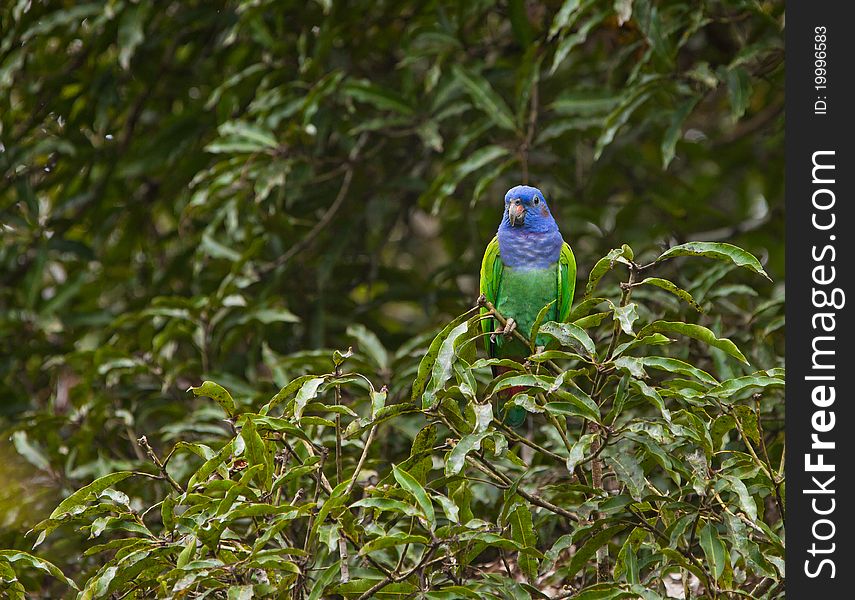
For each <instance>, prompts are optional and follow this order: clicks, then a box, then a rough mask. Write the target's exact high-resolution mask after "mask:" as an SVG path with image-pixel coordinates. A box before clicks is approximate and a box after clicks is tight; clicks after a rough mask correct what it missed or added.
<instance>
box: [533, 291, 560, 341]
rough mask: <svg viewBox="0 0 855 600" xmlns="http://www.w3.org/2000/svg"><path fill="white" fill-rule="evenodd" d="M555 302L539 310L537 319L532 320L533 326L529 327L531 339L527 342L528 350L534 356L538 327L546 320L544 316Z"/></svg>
mask: <svg viewBox="0 0 855 600" xmlns="http://www.w3.org/2000/svg"><path fill="white" fill-rule="evenodd" d="M556 302H557V301H556V300H553V301H552V302H550V303H549V304H547V305H546V306H544V307H543V308H541V309H540V311H539V312H538V313H537V317H536V318H535V319H534V324H533V325H532V326H531V338H530V340H529V350H530V352H531V353H532V354H534V351H535V348H536V347H537V345H536V343H535V342H536V341H537V334H538V332H540V326H541V324H543V320H544V319H545V318H546V315H547V314H548V313H549V309H550V308H552V306H553V305H554V304H555V303H556Z"/></svg>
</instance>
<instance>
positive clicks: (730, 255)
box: [656, 242, 771, 281]
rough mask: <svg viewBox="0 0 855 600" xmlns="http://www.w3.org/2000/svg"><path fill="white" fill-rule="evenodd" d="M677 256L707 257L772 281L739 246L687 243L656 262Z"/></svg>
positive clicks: (756, 262) (755, 260)
mask: <svg viewBox="0 0 855 600" xmlns="http://www.w3.org/2000/svg"><path fill="white" fill-rule="evenodd" d="M675 256H706V257H709V258H714V259H716V260H721V261H726V262H730V263H733V264H734V265H736V266H737V267H745V268H746V269H750V270H752V271H754V272H755V273H758V274H760V275H762V276H763V277H765V278H766V279H769V280H770V281H771V279H770V277H769V275H768V274H767V273H766V271H764V270H763V267H762V265H761V264H760V261H759V260H757V258H756V257H755V256H754V255H753V254H751V253H750V252H746V251H745V250H743V249H742V248H740V247H738V246H734V245H733V244H727V243H724V242H687V243H685V244H680V245H679V246H674V247H673V248H669V249H668V250H666V251H665V252H663V253H662V254H661V255H659V258H657V259H656V262H662V261H663V260H667V259H669V258H674V257H675Z"/></svg>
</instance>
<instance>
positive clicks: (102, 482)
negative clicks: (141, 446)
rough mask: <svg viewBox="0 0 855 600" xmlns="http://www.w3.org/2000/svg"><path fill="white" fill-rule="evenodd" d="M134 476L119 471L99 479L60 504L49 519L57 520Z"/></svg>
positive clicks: (127, 472)
mask: <svg viewBox="0 0 855 600" xmlns="http://www.w3.org/2000/svg"><path fill="white" fill-rule="evenodd" d="M131 475H133V472H131V471H118V472H116V473H110V474H109V475H104V476H103V477H99V478H98V479H96V480H95V481H93V482H92V483H90V484H89V485H85V486H83V487H82V488H80V489H79V490H77V491H76V492H74V493H73V494H71V495H70V496H69V497H68V498H66V499H65V500H63V501H62V502H60V503H59V506H57V507H56V508H55V509H54V510H53V512H52V513H50V517H48V518H49V519H56V518H58V517H60V516H62V515H64V514H65V513H67V512H70V511H71V510H72V509H73V508H76V507H78V506H80V505H82V504H84V503H86V502H88V501H89V500H91V499H93V498H95V497H97V496H98V494H100V493H101V492H103V491H104V490H106V489H107V488H109V487H113V486H114V485H116V484H117V483H119V482H120V481H123V480H125V479H127V478H128V477H130V476H131Z"/></svg>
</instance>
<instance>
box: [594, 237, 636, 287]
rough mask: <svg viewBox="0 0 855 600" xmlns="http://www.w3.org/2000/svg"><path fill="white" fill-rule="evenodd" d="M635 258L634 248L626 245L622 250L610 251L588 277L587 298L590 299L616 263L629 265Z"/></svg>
mask: <svg viewBox="0 0 855 600" xmlns="http://www.w3.org/2000/svg"><path fill="white" fill-rule="evenodd" d="M633 258H634V256H633V252H632V248H630V247H629V246H627V245H626V244H624V245H623V246H621V247H620V248H614V249H612V250H609V253H608V254H606V255H605V256H604V257H603V258H601V259H600V260H598V261H597V263H596V264H595V265H594V268H593V269H591V272H590V274H589V275H588V284H587V285H586V286H585V298H586V299H589V298H590V296H591V294H593V293H594V289H595V288H596V287H597V284H598V283H599V282H600V279H602V278H603V275H605V274H606V273H608V272H609V271H611V270H612V269H613V268H614V266H615V263H618V262H620V263H623V264H629V262H630V261H631V260H632V259H633Z"/></svg>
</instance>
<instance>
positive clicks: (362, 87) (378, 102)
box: [343, 79, 414, 115]
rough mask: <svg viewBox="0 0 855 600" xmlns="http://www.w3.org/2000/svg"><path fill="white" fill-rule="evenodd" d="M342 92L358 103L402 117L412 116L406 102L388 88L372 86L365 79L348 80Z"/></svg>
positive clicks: (410, 108)
mask: <svg viewBox="0 0 855 600" xmlns="http://www.w3.org/2000/svg"><path fill="white" fill-rule="evenodd" d="M343 92H344V93H345V94H347V95H348V96H350V97H351V98H353V99H354V100H358V101H359V102H365V103H367V104H370V105H372V106H374V107H375V108H379V109H380V110H391V111H394V112H397V113H400V114H402V115H412V114H413V112H414V111H413V109H412V107H411V106H410V105H409V104H408V103H407V101H406V100H405V99H404V98H403V97H401V96H400V95H399V94H397V93H396V92H395V91H393V90H390V89H388V88H383V87H380V86H379V85H376V84H373V83H371V82H370V81H368V80H367V79H359V80H356V79H350V80H348V81H347V82H346V83H345V84H344V86H343Z"/></svg>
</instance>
